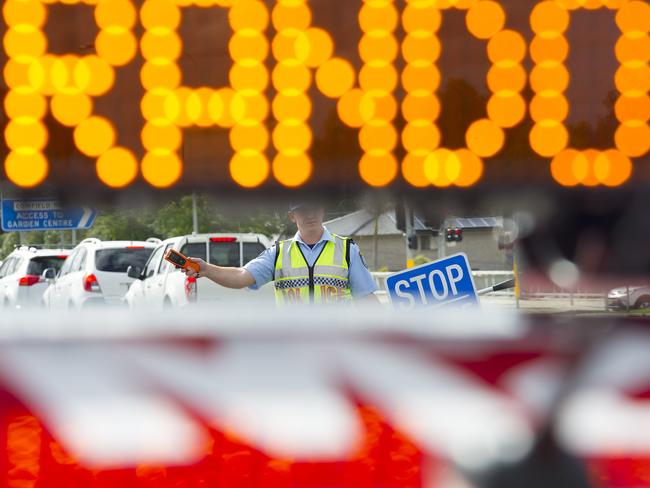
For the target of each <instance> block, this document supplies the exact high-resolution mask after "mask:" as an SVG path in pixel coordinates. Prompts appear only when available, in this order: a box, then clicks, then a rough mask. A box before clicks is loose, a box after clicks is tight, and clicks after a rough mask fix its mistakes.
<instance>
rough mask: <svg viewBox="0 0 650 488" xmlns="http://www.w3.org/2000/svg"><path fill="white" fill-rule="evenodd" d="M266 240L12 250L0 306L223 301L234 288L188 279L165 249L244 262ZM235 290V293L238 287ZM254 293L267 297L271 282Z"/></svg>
mask: <svg viewBox="0 0 650 488" xmlns="http://www.w3.org/2000/svg"><path fill="white" fill-rule="evenodd" d="M270 245H271V242H270V241H269V239H268V238H267V237H266V236H264V235H262V234H239V233H237V234H232V233H231V234H197V235H187V236H179V237H172V238H170V239H166V240H165V241H161V240H160V239H154V238H151V239H147V240H146V241H101V240H99V239H96V238H88V239H84V240H83V241H81V242H80V243H79V244H78V245H77V246H76V247H75V248H74V249H72V250H69V249H67V250H65V249H57V250H39V249H35V248H33V247H32V248H30V247H25V246H23V247H19V248H17V249H15V250H14V251H13V252H12V253H11V254H9V256H7V258H6V259H5V260H4V262H3V263H2V264H1V265H0V307H1V308H6V307H8V308H25V307H34V306H42V307H45V308H48V309H51V310H63V309H82V308H86V307H89V306H94V305H127V306H129V307H130V308H140V307H155V308H166V307H181V306H185V305H187V304H189V303H192V302H197V301H199V302H204V301H213V300H228V299H230V297H231V296H232V293H233V292H232V291H231V290H228V289H226V288H223V287H221V286H219V285H217V284H215V283H213V282H211V281H209V280H201V285H200V287H199V284H198V283H197V281H196V279H194V278H188V277H187V276H185V274H184V273H181V272H180V271H179V270H177V269H176V268H174V266H172V265H171V264H169V263H168V262H167V261H166V260H165V259H163V257H164V255H165V253H166V252H167V251H168V250H169V249H174V250H177V251H180V252H181V253H183V254H185V255H186V256H191V257H198V258H201V259H203V260H205V261H207V262H209V263H212V264H217V265H219V266H243V265H244V264H246V263H247V262H248V261H250V260H251V259H253V258H255V257H256V256H258V255H259V254H260V253H261V252H262V251H264V250H265V249H267V248H268V247H269V246H270ZM240 293H241V292H240ZM260 296H262V297H264V296H266V297H269V298H270V297H272V290H271V287H269V286H268V285H267V286H265V287H263V290H262V293H261V294H260Z"/></svg>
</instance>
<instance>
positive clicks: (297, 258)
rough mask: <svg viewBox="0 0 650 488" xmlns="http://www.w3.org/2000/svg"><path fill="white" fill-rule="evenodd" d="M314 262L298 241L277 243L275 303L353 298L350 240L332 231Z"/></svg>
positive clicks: (308, 302)
mask: <svg viewBox="0 0 650 488" xmlns="http://www.w3.org/2000/svg"><path fill="white" fill-rule="evenodd" d="M332 237H334V241H327V242H326V243H325V245H324V246H323V249H322V251H321V253H320V255H319V256H318V258H317V259H316V261H315V262H314V265H313V266H309V265H308V264H307V259H305V256H304V255H303V253H302V250H301V249H300V246H299V245H298V243H297V242H296V241H295V240H293V239H290V240H287V241H281V242H279V243H278V244H277V254H276V258H275V277H274V282H275V302H276V304H277V305H278V306H286V305H299V304H328V303H340V302H347V301H350V300H351V299H352V294H351V292H350V286H349V282H348V277H349V261H350V242H351V241H350V239H349V238H344V237H339V236H337V235H334V234H332Z"/></svg>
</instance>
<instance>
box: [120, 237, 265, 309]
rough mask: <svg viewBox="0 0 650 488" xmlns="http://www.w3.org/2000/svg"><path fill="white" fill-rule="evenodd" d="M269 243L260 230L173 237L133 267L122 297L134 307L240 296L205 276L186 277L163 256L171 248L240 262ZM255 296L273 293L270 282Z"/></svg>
mask: <svg viewBox="0 0 650 488" xmlns="http://www.w3.org/2000/svg"><path fill="white" fill-rule="evenodd" d="M270 246H271V242H270V241H269V239H268V238H267V237H266V236H264V235H262V234H241V233H229V234H223V233H220V234H197V235H188V236H181V237H172V238H170V239H167V240H165V241H163V242H162V244H161V245H160V246H158V247H157V248H156V250H155V251H154V252H153V254H152V255H151V258H150V259H149V261H148V262H147V264H146V265H145V266H144V267H141V268H136V267H134V268H132V269H131V270H130V274H129V276H131V277H133V278H137V279H136V281H134V282H133V284H132V285H131V288H129V291H128V292H127V294H126V295H125V297H124V300H125V301H126V304H127V305H128V306H129V307H131V308H136V307H153V308H166V307H183V306H185V305H187V304H189V303H192V302H211V301H219V300H230V299H237V298H238V297H241V296H242V295H241V294H242V291H241V290H230V289H228V288H224V287H222V286H220V285H217V284H216V283H214V282H212V281H210V280H208V279H207V278H203V279H199V280H198V281H197V280H196V279H194V278H188V277H187V276H185V274H184V273H181V272H180V271H179V270H178V269H176V268H175V267H174V266H173V265H171V264H170V263H168V262H167V261H166V260H165V259H163V256H164V255H165V254H166V253H167V251H169V250H170V249H174V250H176V251H179V252H180V253H181V254H184V255H185V256H188V257H195V258H201V259H203V260H205V261H207V262H209V263H212V264H216V265H219V266H243V265H244V264H246V263H247V262H248V261H250V260H251V259H253V258H256V257H257V256H258V255H259V254H260V253H261V252H262V251H264V250H265V249H267V248H268V247H270ZM255 293H257V295H256V298H270V297H272V288H271V287H270V286H268V285H267V286H264V287H262V290H260V291H259V292H255Z"/></svg>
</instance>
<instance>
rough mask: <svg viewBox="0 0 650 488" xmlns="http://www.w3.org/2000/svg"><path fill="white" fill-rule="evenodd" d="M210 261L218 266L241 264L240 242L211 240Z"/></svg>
mask: <svg viewBox="0 0 650 488" xmlns="http://www.w3.org/2000/svg"><path fill="white" fill-rule="evenodd" d="M210 263H212V264H216V265H217V266H240V265H241V262H240V259H239V242H210Z"/></svg>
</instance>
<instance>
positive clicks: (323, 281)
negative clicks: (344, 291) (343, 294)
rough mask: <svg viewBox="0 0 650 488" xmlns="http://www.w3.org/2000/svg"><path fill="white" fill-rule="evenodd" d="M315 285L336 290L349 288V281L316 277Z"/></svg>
mask: <svg viewBox="0 0 650 488" xmlns="http://www.w3.org/2000/svg"><path fill="white" fill-rule="evenodd" d="M314 285H317V286H333V287H335V288H348V281H347V280H341V279H339V278H328V277H325V276H314Z"/></svg>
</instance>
